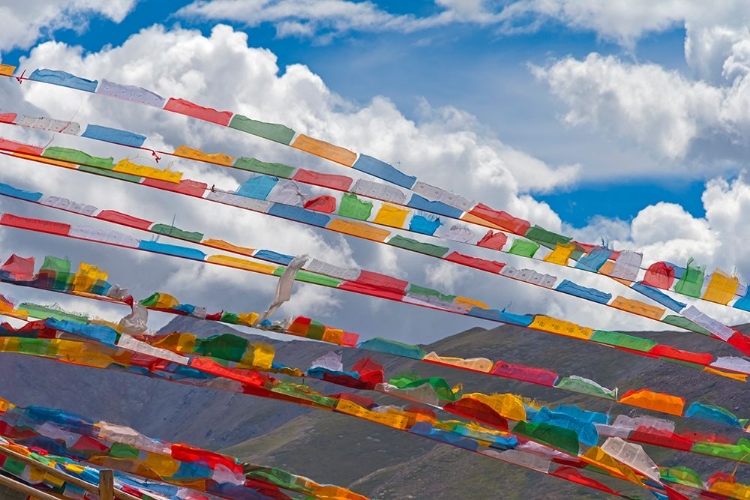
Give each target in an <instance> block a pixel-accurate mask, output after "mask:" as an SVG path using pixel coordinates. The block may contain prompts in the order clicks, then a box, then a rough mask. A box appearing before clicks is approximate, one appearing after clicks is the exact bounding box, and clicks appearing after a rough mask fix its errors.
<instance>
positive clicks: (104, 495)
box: [0, 444, 140, 500]
mask: <svg viewBox="0 0 750 500" xmlns="http://www.w3.org/2000/svg"><path fill="white" fill-rule="evenodd" d="M0 455H5V456H6V457H8V458H12V459H13V460H17V461H19V462H22V463H25V464H27V465H29V466H30V467H33V468H35V469H38V470H41V471H44V473H45V474H49V475H50V476H52V477H56V478H58V479H61V480H63V481H65V482H66V483H69V484H72V485H73V486H77V487H79V488H81V489H83V490H86V491H89V492H91V493H94V494H96V495H98V496H99V499H100V500H114V499H115V498H117V499H118V500H140V499H139V498H138V497H135V496H133V495H130V494H128V493H125V492H124V491H120V490H117V489H115V487H114V479H115V478H114V473H113V472H112V471H111V470H109V469H103V470H101V471H99V484H98V485H97V484H92V483H89V482H86V481H84V480H82V479H79V478H77V477H75V476H71V475H70V474H66V473H65V472H62V471H60V470H57V469H55V468H54V467H50V466H48V465H45V464H43V463H40V462H37V461H36V460H34V459H33V458H30V457H27V456H26V455H23V454H21V453H18V452H16V451H13V450H11V449H10V448H8V447H7V445H3V444H0ZM0 485H3V486H6V487H8V488H10V489H12V490H15V491H18V492H19V493H23V494H25V495H28V496H30V497H32V498H37V499H38V500H60V497H59V496H56V495H51V494H49V493H45V492H43V491H39V490H37V489H35V488H32V487H31V486H28V485H26V484H24V483H22V482H20V481H17V480H15V479H12V478H10V477H7V476H3V475H0Z"/></svg>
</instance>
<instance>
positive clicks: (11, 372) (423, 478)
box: [0, 317, 750, 499]
mask: <svg viewBox="0 0 750 500" xmlns="http://www.w3.org/2000/svg"><path fill="white" fill-rule="evenodd" d="M164 330H169V331H174V330H179V331H190V332H193V333H196V334H198V335H200V336H209V335H214V334H218V333H224V332H231V331H232V329H231V328H229V327H227V326H223V325H220V324H217V323H211V322H206V321H200V320H195V319H191V318H185V317H181V318H176V319H175V320H174V321H172V323H170V324H169V325H167V327H165V329H164ZM742 330H743V331H746V330H747V328H746V327H743V328H742ZM638 335H641V336H643V337H648V338H653V339H655V340H658V341H659V342H663V343H666V344H672V345H677V344H679V345H680V346H681V347H682V348H685V349H693V350H707V349H710V350H712V351H714V352H718V353H724V354H734V353H733V352H732V351H731V350H729V349H727V348H725V347H724V346H722V345H721V344H719V343H718V342H714V341H711V340H709V339H706V338H704V337H701V336H699V335H697V334H691V333H684V332H679V333H678V332H659V333H639V334H638ZM257 339H258V340H259V341H267V342H269V343H271V344H273V345H274V347H275V349H276V352H277V354H276V358H277V360H278V361H279V362H281V363H285V364H288V365H291V366H295V367H299V368H306V367H307V366H309V364H310V362H311V361H313V360H314V359H316V358H318V357H320V356H321V355H323V354H325V353H326V352H328V351H329V350H331V346H329V345H326V344H321V343H316V342H307V341H299V340H293V341H290V342H282V341H275V340H270V341H269V340H267V339H265V338H263V337H259V336H258V337H257ZM425 348H426V349H428V350H430V349H433V350H435V351H436V352H438V353H439V354H441V355H450V356H460V357H480V356H481V357H488V358H490V359H492V360H495V361H496V360H498V359H502V360H504V361H506V362H517V363H524V364H527V365H532V366H540V367H545V368H549V369H552V370H556V371H557V372H558V373H560V374H564V375H570V374H575V375H580V376H583V377H588V378H592V379H594V380H596V381H597V382H599V383H601V384H603V385H605V386H607V387H611V388H612V387H616V386H619V387H620V388H622V389H628V388H634V387H649V388H651V389H653V390H656V391H667V392H671V393H675V394H679V395H682V396H685V397H686V398H688V399H689V400H691V401H693V400H697V401H702V402H706V403H710V404H718V405H722V406H725V407H727V408H729V409H730V410H733V411H736V412H738V413H739V414H740V416H747V414H748V413H750V396H748V392H747V389H746V385H745V384H743V383H740V382H736V381H732V380H729V379H724V378H722V377H718V376H713V375H710V374H702V373H698V372H696V371H694V370H690V369H688V368H686V367H683V366H679V365H674V364H670V363H665V362H661V361H657V360H652V359H646V358H641V357H638V356H634V355H629V354H627V353H622V352H618V351H616V350H614V349H607V348H604V347H601V346H596V345H589V344H587V343H585V342H577V341H572V340H567V339H563V338H559V337H555V336H551V335H547V334H543V333H537V332H533V331H530V330H525V329H522V328H516V327H512V326H501V327H499V328H494V329H492V330H485V329H483V328H473V329H471V330H468V331H466V332H463V333H459V334H457V335H454V336H451V337H448V338H446V339H443V340H441V341H439V342H436V343H435V344H432V345H430V346H425ZM338 351H342V352H343V354H344V364H345V366H346V367H349V366H351V364H353V363H354V362H355V361H356V360H357V359H359V358H360V357H361V356H363V355H364V353H362V352H359V351H355V350H351V349H339V350H338ZM369 355H370V356H371V357H373V358H374V359H375V360H376V361H378V362H380V363H383V364H384V365H385V368H386V374H387V375H388V376H393V375H397V374H399V373H403V372H409V371H416V372H418V373H419V374H420V375H422V376H442V377H445V378H446V379H447V380H448V382H449V383H451V384H455V383H458V382H463V383H464V389H465V390H466V391H470V392H475V391H479V392H486V393H492V392H516V393H520V394H523V395H525V396H529V397H533V398H536V399H538V400H540V401H542V402H547V403H556V404H559V403H574V404H582V405H584V406H585V407H586V408H589V409H593V410H599V411H605V412H606V411H612V412H613V413H626V414H630V415H634V414H647V412H645V411H635V410H634V409H633V408H630V407H625V406H619V405H612V404H610V403H607V402H606V401H603V400H597V399H594V398H589V397H586V396H578V395H575V394H573V393H569V392H565V391H560V390H554V389H548V388H544V387H538V386H533V385H529V384H523V383H517V382H512V381H508V380H504V379H500V378H497V377H490V376H484V375H481V374H474V373H470V372H465V371H456V370H451V369H448V368H443V367H439V366H430V365H425V364H420V363H416V362H414V361H411V360H405V359H401V358H396V357H392V356H388V355H385V354H377V353H375V354H373V353H369ZM307 382H309V383H310V384H311V385H314V386H315V387H316V388H317V389H319V390H321V391H323V392H328V393H335V392H341V390H342V388H340V387H338V386H333V385H329V384H325V383H322V382H317V381H307ZM0 397H3V398H6V399H9V400H11V401H13V402H15V403H16V404H19V405H42V406H51V407H58V408H63V409H66V410H68V411H72V412H77V413H81V414H84V415H87V416H90V417H92V418H94V419H102V420H108V421H112V422H117V423H120V424H124V425H129V426H132V427H134V428H136V429H137V430H139V431H140V432H143V433H145V434H147V435H150V436H154V437H160V438H163V439H167V440H171V441H178V442H179V441H182V442H187V443H190V444H193V445H196V446H202V447H207V448H210V449H214V450H223V451H227V452H231V453H233V454H235V455H237V456H239V457H241V458H243V459H248V460H253V461H256V462H259V463H263V464H268V465H275V466H279V467H284V468H287V469H290V470H292V471H294V472H296V473H299V474H303V475H308V476H310V477H312V478H315V479H316V480H319V481H322V482H331V483H336V484H341V485H350V486H351V487H352V488H353V489H354V490H356V491H358V492H361V493H363V494H367V495H370V496H372V497H374V498H382V499H391V498H392V499H396V498H399V499H401V498H440V499H464V498H506V499H514V498H518V499H528V498H603V497H604V495H599V494H597V493H595V492H594V493H591V492H589V491H588V490H584V489H581V488H576V487H575V486H573V485H571V484H570V483H566V482H564V481H561V480H558V479H554V478H550V477H545V476H543V475H541V474H538V473H534V472H526V471H523V470H520V469H518V468H516V467H513V466H510V465H507V464H503V463H501V462H498V461H495V460H491V459H488V458H485V457H481V456H479V455H475V454H471V453H467V452H462V451H460V450H457V449H454V448H451V447H448V446H446V445H442V444H437V443H433V442H431V441H427V440H425V439H423V438H419V437H416V436H410V435H407V434H404V433H400V432H397V431H394V430H390V429H387V428H383V427H380V426H378V425H376V424H372V423H369V422H362V421H358V420H355V419H352V418H351V417H348V416H345V415H339V414H333V413H330V412H321V411H316V410H309V409H307V408H301V407H297V406H295V405H292V404H289V403H281V402H273V401H267V400H263V399H258V398H252V397H248V396H242V395H233V394H227V393H222V392H217V391H211V390H207V389H199V388H193V387H187V386H180V385H178V384H171V383H166V382H161V381H156V380H151V379H147V378H140V377H135V376H132V375H127V374H122V373H116V372H111V371H103V370H92V369H87V368H82V367H76V366H70V365H65V364H61V363H53V362H50V361H45V360H41V359H33V358H26V357H22V356H17V355H9V354H0ZM380 399H382V401H383V402H387V403H396V404H397V403H398V400H390V399H388V398H386V397H385V396H382V397H381V398H380ZM691 428H696V426H695V425H694V424H691ZM704 429H710V428H709V427H704ZM722 431H724V430H722ZM647 451H649V453H650V454H651V455H652V457H653V458H654V459H655V460H656V461H657V462H658V463H660V464H661V465H674V464H677V463H681V464H684V465H687V466H689V467H692V468H694V469H696V470H698V471H699V472H702V473H704V474H707V473H710V472H715V471H716V470H721V471H723V472H732V471H733V470H734V469H735V465H736V464H733V463H730V462H724V461H721V460H708V459H705V458H702V457H698V456H694V455H689V454H684V453H679V454H678V453H671V452H665V451H663V450H659V449H654V448H648V449H647ZM748 469H750V467H747V466H742V467H739V468H738V474H739V475H740V476H741V477H744V478H745V479H747V477H748V476H749V475H750V470H748Z"/></svg>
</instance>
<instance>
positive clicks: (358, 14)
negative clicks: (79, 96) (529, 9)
mask: <svg viewBox="0 0 750 500" xmlns="http://www.w3.org/2000/svg"><path fill="white" fill-rule="evenodd" d="M435 5H436V7H438V8H439V9H440V11H439V12H438V13H437V14H434V15H430V16H425V17H418V16H414V15H412V14H400V15H399V14H392V13H390V12H388V11H386V10H383V9H381V8H380V7H378V6H377V5H376V4H375V3H374V2H371V1H364V2H354V1H350V0H210V1H207V0H197V1H195V2H193V3H191V4H189V5H187V6H185V7H183V8H182V9H180V10H179V11H178V12H177V15H178V16H180V17H182V18H187V19H203V20H211V21H233V22H238V23H242V24H244V25H245V26H258V25H261V24H263V23H271V24H273V25H274V26H275V27H276V33H277V35H278V36H280V37H287V36H297V37H317V38H318V40H319V41H323V42H325V41H328V40H330V38H331V37H333V36H336V35H338V34H341V33H346V32H352V31H357V32H400V33H410V32H415V31H421V30H427V29H432V28H438V27H441V26H447V25H450V24H454V23H469V24H475V25H481V26H486V25H492V24H494V23H497V22H499V20H500V19H501V18H500V13H499V12H498V9H497V8H496V7H495V6H494V2H491V1H488V0H435Z"/></svg>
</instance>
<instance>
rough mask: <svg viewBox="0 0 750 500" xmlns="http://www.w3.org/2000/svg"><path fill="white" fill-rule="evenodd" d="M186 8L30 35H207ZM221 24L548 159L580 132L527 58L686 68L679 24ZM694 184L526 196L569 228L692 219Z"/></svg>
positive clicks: (96, 45) (155, 4) (402, 5)
mask: <svg viewBox="0 0 750 500" xmlns="http://www.w3.org/2000/svg"><path fill="white" fill-rule="evenodd" d="M190 3H191V2H190V1H189V0H185V1H177V0H168V1H160V0H140V1H139V2H138V3H137V4H136V5H135V8H134V9H133V10H132V12H131V13H130V14H129V15H128V16H127V17H126V18H125V19H124V20H123V21H122V22H120V23H116V22H114V21H112V20H111V19H108V18H106V17H104V16H101V15H94V16H92V17H91V18H90V19H89V20H88V27H87V28H85V29H83V30H80V29H61V30H58V31H54V32H52V33H47V36H42V37H40V39H39V42H43V41H45V40H50V39H51V40H57V41H60V42H64V43H66V44H70V45H79V46H81V47H82V48H83V50H84V51H85V52H97V51H99V50H101V49H102V48H103V47H105V46H106V45H120V44H122V43H123V42H124V41H125V40H127V38H128V37H129V36H131V35H132V34H134V33H136V32H138V31H139V30H141V29H143V28H146V27H149V26H152V25H154V24H165V25H167V26H171V25H174V24H177V23H179V24H180V25H182V26H185V27H190V28H197V29H200V30H201V32H203V33H204V34H206V35H207V34H209V33H210V31H211V28H212V26H213V25H214V24H215V22H213V21H209V20H204V19H197V18H191V19H185V18H183V17H179V16H175V15H174V14H175V12H177V10H179V8H181V7H183V6H186V5H189V4H190ZM376 4H377V5H378V6H379V7H380V8H382V9H383V10H385V11H388V12H390V13H393V14H413V15H415V16H428V15H433V14H435V13H437V12H439V11H440V9H439V7H438V6H436V5H435V4H434V3H433V2H432V1H430V0H426V1H414V2H401V1H384V2H376ZM224 22H227V23H228V24H230V25H232V26H234V28H235V29H237V30H242V31H245V32H246V33H247V34H248V36H249V44H250V45H252V46H257V47H265V48H269V49H270V50H272V51H273V53H274V54H276V56H277V57H278V60H279V65H280V67H282V68H283V67H284V66H286V65H288V64H305V65H307V66H309V67H310V68H311V70H312V71H314V72H315V73H317V74H318V75H320V76H321V77H322V78H323V79H324V81H325V82H326V84H327V85H328V86H329V87H330V88H331V89H332V90H333V91H335V92H337V93H338V94H340V95H341V96H343V97H345V98H347V99H351V100H354V101H357V102H361V103H366V102H367V101H369V100H370V99H372V97H373V96H376V95H384V96H386V97H388V98H389V99H390V100H392V101H393V102H394V103H395V104H396V105H397V106H398V107H399V109H400V110H401V111H402V112H403V113H404V114H405V115H406V116H407V117H410V116H413V113H414V112H415V108H416V107H417V103H418V101H419V100H420V99H426V100H427V101H429V103H430V104H431V105H433V106H456V107H458V108H460V109H463V110H466V111H468V112H470V113H471V114H473V115H475V116H476V117H477V118H478V119H479V121H480V122H481V123H482V124H483V125H485V126H487V127H489V128H490V129H491V130H492V131H493V132H494V133H495V134H496V135H497V136H498V137H499V138H501V140H503V142H505V143H507V144H509V145H512V146H514V147H518V148H520V149H523V150H525V151H528V152H531V153H532V154H534V155H535V156H538V157H540V158H541V159H543V160H545V161H548V162H551V163H556V162H560V161H562V162H575V163H577V162H582V161H585V160H586V156H585V152H582V151H580V150H578V147H579V146H580V145H581V143H585V141H586V137H585V136H586V131H579V130H575V131H574V130H571V129H569V128H567V127H565V126H563V125H561V124H560V122H559V120H558V119H557V114H558V112H559V109H558V108H557V106H556V103H555V102H554V101H553V100H552V99H551V98H550V97H549V96H545V95H542V85H541V84H540V83H539V82H537V81H535V80H534V78H533V76H532V75H531V73H530V71H529V69H528V64H537V65H543V64H545V62H546V61H548V60H550V59H553V58H560V57H564V56H567V55H572V56H573V57H578V58H580V57H585V56H586V54H588V53H590V52H592V51H596V52H600V53H602V54H616V55H622V56H624V57H626V58H629V59H633V60H636V59H637V60H639V61H640V62H655V63H657V64H660V65H662V66H664V67H666V68H672V69H677V70H681V71H684V70H686V65H685V60H684V56H683V45H684V38H685V30H684V29H683V28H681V27H677V28H675V29H673V30H669V31H667V32H664V33H660V34H658V36H656V35H651V36H647V37H645V38H644V39H642V40H640V41H639V42H638V44H637V46H636V48H635V51H634V52H632V51H631V50H629V49H624V48H623V47H621V46H619V45H618V44H616V43H613V42H611V41H606V40H603V39H601V37H599V36H598V35H597V34H596V33H594V32H591V31H585V30H576V29H570V28H568V27H566V26H565V25H564V24H561V23H558V22H549V23H548V25H547V26H545V28H544V29H543V30H540V31H537V32H533V33H528V34H519V35H504V34H499V33H498V32H497V30H496V29H493V28H492V27H486V28H480V29H477V27H476V26H467V25H457V26H449V27H446V28H441V29H440V30H431V31H428V32H417V33H410V34H394V33H360V32H350V33H345V34H341V35H338V36H335V37H333V38H332V39H331V40H330V41H325V42H321V41H320V40H318V39H316V38H299V37H279V36H278V35H277V30H276V28H275V27H274V26H273V24H272V23H263V24H261V25H259V26H256V27H247V26H245V25H244V24H243V23H241V22H232V21H231V20H227V21H224ZM27 54H28V50H23V49H15V50H11V51H7V52H4V53H3V55H2V60H3V61H4V62H7V63H11V64H18V62H19V60H20V58H21V57H24V56H26V55H27ZM581 135H583V136H584V137H583V138H582V137H581ZM625 156H626V157H627V155H625ZM560 158H563V159H562V160H560ZM704 181H705V178H703V177H702V176H700V175H698V176H687V177H685V178H681V179H674V178H661V177H660V176H653V175H636V176H633V177H628V176H625V178H622V177H621V178H617V179H603V180H600V179H595V180H590V181H585V180H584V181H581V182H577V183H575V184H573V185H571V186H565V187H563V188H560V189H554V190H552V191H551V192H545V193H536V194H535V197H536V198H537V199H539V200H540V201H544V202H546V203H548V204H549V205H550V206H551V207H552V209H553V210H554V211H555V212H557V213H558V214H559V215H560V216H561V217H562V218H563V220H564V222H566V223H568V224H571V225H572V226H575V227H583V226H585V225H586V224H587V222H588V220H589V219H590V218H591V217H592V216H596V215H600V216H605V217H608V218H619V219H623V220H626V221H627V220H631V219H632V218H633V217H635V215H636V214H637V213H638V212H639V211H640V210H641V209H643V208H645V207H647V206H648V205H651V204H654V203H657V202H658V201H668V202H673V203H679V204H681V205H683V207H685V209H686V210H687V211H688V212H689V213H690V214H692V215H694V216H698V217H700V216H703V215H704V213H705V212H704V210H703V206H702V204H701V201H700V195H701V193H702V190H703V183H704Z"/></svg>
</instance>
